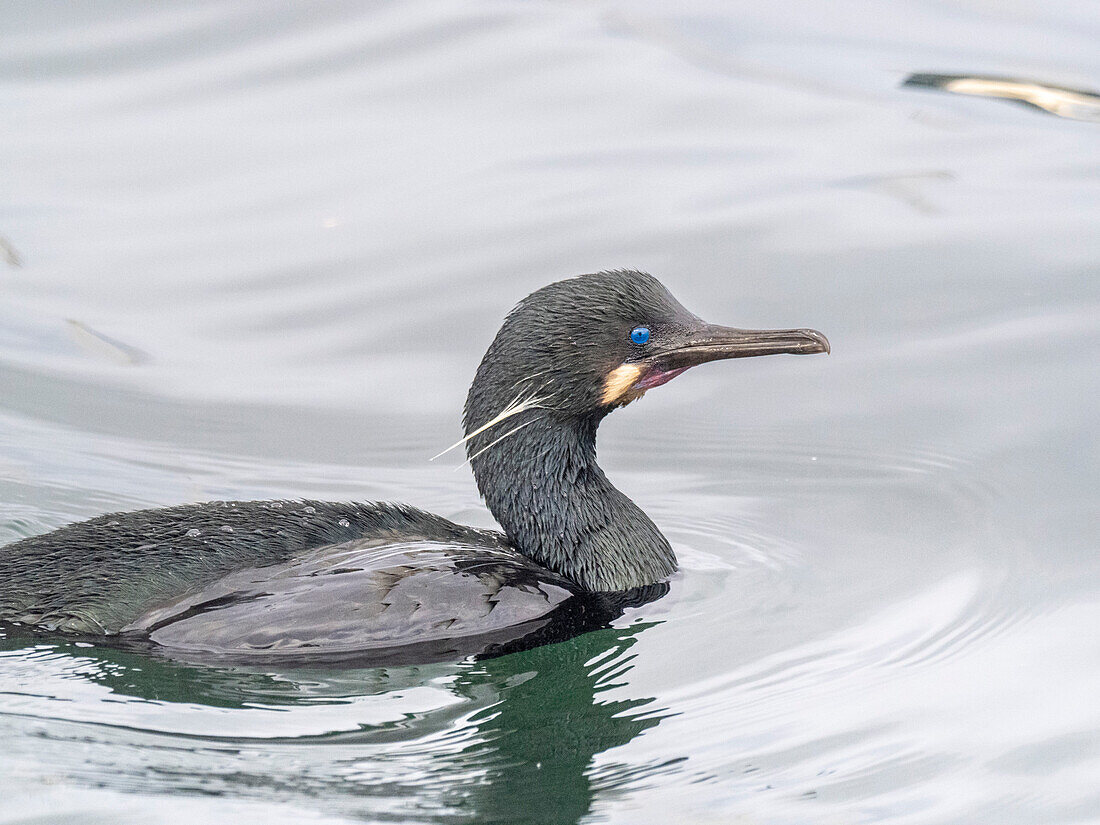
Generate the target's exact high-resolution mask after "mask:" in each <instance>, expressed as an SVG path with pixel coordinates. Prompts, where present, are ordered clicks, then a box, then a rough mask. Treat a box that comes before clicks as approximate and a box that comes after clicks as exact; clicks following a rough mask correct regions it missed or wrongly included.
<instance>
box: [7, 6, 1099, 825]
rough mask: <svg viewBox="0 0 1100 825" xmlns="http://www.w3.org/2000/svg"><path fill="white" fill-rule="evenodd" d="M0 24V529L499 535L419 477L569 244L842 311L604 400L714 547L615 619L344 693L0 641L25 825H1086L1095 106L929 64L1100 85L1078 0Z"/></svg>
mask: <svg viewBox="0 0 1100 825" xmlns="http://www.w3.org/2000/svg"><path fill="white" fill-rule="evenodd" d="M0 16H2V18H3V19H2V21H0V22H2V25H0V107H2V110H3V112H4V115H5V117H4V126H3V127H2V128H0V168H2V169H3V170H4V171H3V175H2V180H0V239H2V243H0V543H3V542H6V541H9V540H13V539H16V538H19V537H22V536H27V535H31V534H34V533H39V532H43V531H45V530H48V529H50V528H52V527H55V526H58V525H61V524H63V523H66V522H69V521H72V520H75V519H81V518H84V517H87V516H91V515H94V514H97V513H101V512H104V511H108V510H121V509H133V508H137V507H143V506H151V505H162V504H171V503H177V502H182V501H193V500H204V499H213V498H253V497H257V498H266V497H276V496H282V497H298V496H310V497H331V498H336V499H375V498H385V499H396V500H403V501H409V502H412V503H415V504H417V505H419V506H422V507H425V508H427V509H430V510H434V511H437V512H440V513H442V514H444V515H446V516H448V517H451V518H454V519H456V520H461V521H466V522H470V523H474V524H478V525H488V524H490V523H491V519H490V517H489V516H488V514H487V513H486V512H485V511H484V509H483V508H482V507H481V505H480V502H479V500H478V496H477V492H476V490H475V487H474V484H473V482H472V479H471V477H470V474H469V471H468V469H467V468H464V467H459V466H458V464H459V459H457V458H449V459H448V460H446V461H445V460H442V459H441V460H440V461H438V462H434V463H429V462H428V460H427V459H428V457H429V456H431V455H433V454H435V453H436V452H438V451H439V450H440V449H442V447H444V446H446V445H447V444H450V443H452V442H453V441H454V440H455V439H456V438H457V436H458V435H459V423H458V419H459V410H460V407H461V404H462V401H463V399H464V396H465V389H466V385H467V382H468V381H469V379H470V377H471V376H472V374H473V371H474V368H475V367H476V365H477V362H478V360H479V359H480V357H481V353H482V352H483V350H484V347H485V346H486V345H487V343H488V341H489V340H490V339H491V337H492V334H493V333H494V331H495V329H496V327H497V325H498V323H499V321H500V319H501V317H502V316H503V314H504V313H505V312H506V311H507V310H508V309H509V307H510V306H511V305H512V304H513V303H514V302H515V301H516V300H518V299H519V298H520V297H522V296H523V295H525V294H526V293H528V292H529V291H531V290H533V289H535V288H537V287H539V286H541V285H543V284H545V283H547V282H549V281H551V280H555V279H557V278H560V277H564V276H567V275H572V274H576V273H581V272H588V271H593V270H596V269H601V268H609V267H623V266H630V267H637V268H642V269H646V270H649V271H651V272H653V273H655V274H657V275H658V276H660V277H661V278H662V279H663V280H664V281H665V282H666V283H667V284H668V285H669V287H670V288H671V289H672V291H673V292H674V293H675V294H676V295H677V296H678V297H679V298H680V299H681V300H682V301H683V302H684V303H685V304H686V305H687V306H688V307H690V308H692V309H693V310H695V311H696V312H698V313H699V314H701V315H703V316H705V317H707V318H708V319H710V320H712V321H715V322H721V323H729V324H735V325H740V326H775V327H785V326H813V327H816V328H818V329H821V330H823V331H825V332H826V333H827V334H828V335H829V337H830V339H831V340H832V342H833V354H832V355H831V356H830V357H828V358H812V359H794V358H774V359H759V360H756V361H750V362H738V363H730V364H724V365H720V366H710V367H705V368H702V369H699V370H696V371H693V372H692V373H690V374H688V375H686V376H684V377H682V378H680V379H678V380H677V381H676V382H675V383H674V384H672V385H671V386H669V387H668V388H665V389H661V390H659V391H655V392H653V393H650V394H649V396H647V397H646V399H645V400H644V402H643V403H640V404H637V405H632V406H631V407H630V408H629V409H627V410H625V411H623V412H621V413H618V414H616V415H615V416H613V417H611V418H610V419H609V420H608V421H607V423H606V424H605V425H604V427H603V429H602V431H601V440H600V453H601V459H602V461H603V463H604V466H605V467H606V469H607V470H608V472H609V474H610V475H611V476H612V477H613V479H614V480H615V481H616V482H617V483H618V484H619V485H620V486H621V487H622V489H623V490H624V491H626V492H627V493H628V494H629V495H631V496H632V497H633V498H634V499H635V500H636V501H638V502H639V503H640V504H641V505H642V506H643V507H644V508H645V509H646V510H647V511H648V512H649V513H650V514H651V516H652V517H653V518H654V520H655V521H656V522H657V523H658V524H659V525H661V527H662V528H663V529H664V530H665V532H666V534H667V535H668V536H669V538H670V539H671V541H672V543H673V545H674V546H675V548H676V550H677V553H678V555H679V557H680V559H681V561H682V567H683V570H682V572H681V573H680V574H679V575H678V576H677V578H676V579H675V581H674V582H673V587H672V593H671V594H670V596H669V597H667V598H665V599H664V600H662V601H660V602H657V603H655V604H652V605H649V606H646V607H645V608H643V609H641V610H639V611H636V612H634V613H630V614H628V615H626V616H624V617H623V618H622V620H621V621H619V622H618V623H617V626H616V627H613V628H609V629H607V630H604V631H601V632H596V633H592V634H589V635H586V636H583V637H581V638H578V639H575V640H573V641H571V642H568V643H564V644H560V645H556V646H552V647H548V648H543V649H539V650H534V651H530V652H528V653H524V654H519V655H514V656H510V657H505V658H501V659H497V660H493V661H488V662H480V663H476V662H460V663H455V664H440V665H432V666H424V667H408V668H394V669H374V670H359V671H341V672H312V671H310V672H306V671H290V672H277V671H266V670H255V671H253V670H239V669H215V668H195V667H188V666H183V665H179V664H171V663H166V662H163V661H158V660H152V659H149V658H143V657H140V656H136V655H133V654H125V653H120V652H117V651H111V650H105V649H96V648H91V647H86V646H80V645H74V644H67V643H63V642H58V643H41V644H38V645H35V646H32V647H28V646H27V645H26V643H24V642H19V641H17V640H14V639H7V640H0V740H2V741H3V742H4V746H3V753H2V755H0V767H2V770H0V798H2V799H3V800H4V804H3V806H2V807H0V820H2V821H4V822H32V821H33V822H36V823H37V822H61V821H72V819H73V818H76V819H78V820H79V821H81V822H103V823H108V822H110V823H115V822H134V823H145V822H151V821H156V822H188V823H190V822H195V821H202V822H209V821H235V822H246V821H248V822H251V821H257V822H264V823H277V822H303V821H304V822H349V821H403V822H418V823H419V822H423V823H452V822H453V823H461V822H479V823H488V822H500V823H519V822H539V823H572V822H577V821H585V822H611V823H666V822H670V821H676V822H691V823H729V822H746V823H768V824H769V825H770V824H771V823H806V822H822V823H870V822H890V823H949V822H966V823H985V822H988V823H1085V822H1095V821H1098V820H1100V781H1098V778H1100V701H1098V699H1097V697H1098V696H1100V631H1098V628H1100V554H1098V552H1097V549H1098V548H1097V524H1098V522H1100V518H1098V515H1100V513H1098V505H1097V502H1098V501H1100V495H1098V492H1100V484H1098V483H1097V482H1098V478H1097V459H1098V456H1097V438H1096V432H1097V429H1098V425H1100V420H1098V417H1100V416H1098V407H1097V397H1098V391H1100V387H1098V383H1100V382H1098V377H1097V363H1098V358H1097V356H1098V355H1100V127H1098V126H1097V125H1096V124H1094V123H1087V122H1076V121H1071V120H1066V119H1063V118H1058V117H1054V116H1051V115H1048V114H1044V113H1042V112H1038V111H1036V110H1033V109H1030V110H1029V109H1027V108H1025V107H1023V106H1020V105H1018V104H1013V103H1009V102H1004V101H994V100H986V99H980V98H962V97H952V96H949V95H945V94H937V93H934V92H927V91H919V90H913V89H907V88H906V89H903V88H900V84H901V82H902V81H903V80H904V79H905V77H906V76H907V75H908V74H910V73H912V72H946V73H966V72H971V73H976V74H1004V75H1012V76H1017V77H1024V78H1026V79H1031V80H1038V81H1044V82H1048V83H1055V84H1061V85H1065V86H1070V87H1075V88H1086V89H1087V88H1095V87H1096V86H1098V85H1100V50H1098V49H1097V48H1096V44H1097V43H1098V42H1100V13H1098V11H1097V7H1096V4H1095V3H1092V2H1089V1H1088V0H1080V2H1075V3H1074V2H1071V3H1061V4H1056V6H1055V7H1053V8H1048V7H1046V6H1042V7H1041V6H1039V5H1034V4H1019V3H994V2H986V1H984V0H968V1H966V2H957V3H940V2H933V1H932V0H925V2H918V1H917V0H906V1H905V2H898V3H891V4H886V5H884V4H881V3H874V2H870V0H867V2H858V0H848V1H847V2H843V3H840V4H830V5H828V6H826V5H822V4H820V3H815V2H809V1H808V0H796V1H795V2H793V3H786V4H781V5H776V4H760V3H729V2H721V3H719V2H708V0H692V1H691V2H688V3H683V4H675V6H674V7H670V6H668V5H667V4H658V3H636V2H633V3H626V2H621V3H620V2H594V3H570V2H559V3H518V2H474V3H466V4H457V5H456V4H447V3H420V2H410V3H400V4H388V5H387V4H371V5H366V4H342V3H326V4H323V5H318V4H294V3H286V4H264V6H263V7H262V8H260V7H259V6H257V5H256V4H251V3H246V2H239V3H232V2H224V3H222V2H211V3H197V4H172V5H171V6H159V5H158V6H149V5H147V4H142V3H131V4H126V3H99V4H95V5H94V6H86V7H70V6H64V7H62V6H58V5H54V4H41V3H37V2H26V3H9V4H6V5H5V7H4V8H3V10H2V11H0Z"/></svg>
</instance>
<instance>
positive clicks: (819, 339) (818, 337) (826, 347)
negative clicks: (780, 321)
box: [802, 329, 833, 355]
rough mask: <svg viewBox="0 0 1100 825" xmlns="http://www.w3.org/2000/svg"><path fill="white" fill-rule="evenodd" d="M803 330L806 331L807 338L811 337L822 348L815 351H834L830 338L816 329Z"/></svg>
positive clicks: (829, 352)
mask: <svg viewBox="0 0 1100 825" xmlns="http://www.w3.org/2000/svg"><path fill="white" fill-rule="evenodd" d="M802 331H803V332H804V333H805V335H806V337H807V338H809V339H811V340H812V341H813V342H814V343H815V344H817V346H818V347H819V348H820V349H816V350H814V352H823V353H825V354H826V355H829V354H831V353H832V351H833V348H832V346H831V345H830V344H829V339H828V338H826V337H825V336H824V335H822V334H821V333H820V332H818V331H817V330H816V329H804V330H802Z"/></svg>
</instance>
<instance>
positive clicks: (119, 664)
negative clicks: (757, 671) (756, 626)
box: [0, 623, 679, 823]
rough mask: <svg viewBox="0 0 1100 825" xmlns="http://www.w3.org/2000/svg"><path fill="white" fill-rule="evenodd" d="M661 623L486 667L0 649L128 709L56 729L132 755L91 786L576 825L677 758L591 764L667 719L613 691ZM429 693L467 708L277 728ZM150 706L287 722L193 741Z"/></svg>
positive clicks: (20, 643) (11, 645) (389, 814)
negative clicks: (261, 733) (348, 724)
mask: <svg viewBox="0 0 1100 825" xmlns="http://www.w3.org/2000/svg"><path fill="white" fill-rule="evenodd" d="M651 625H652V623H648V624H645V623H638V624H634V625H632V626H630V627H627V628H607V629H604V630H600V631H595V632H591V633H587V634H583V635H581V636H579V637H576V638H574V639H571V640H569V641H567V642H562V643H559V644H555V645H548V646H545V647H541V648H536V649H534V650H529V651H525V652H522V653H517V654H512V655H509V656H504V657H500V658H497V659H489V660H484V661H478V662H471V661H467V662H462V663H458V664H437V665H428V666H416V667H403V668H385V669H383V668H375V669H362V670H352V671H331V672H321V671H306V670H302V671H284V672H275V671H270V670H269V671H259V670H246V669H241V668H225V667H206V666H195V665H191V664H185V663H180V662H176V661H172V660H168V659H160V658H157V657H154V656H149V655H144V654H141V653H137V652H134V651H127V650H119V649H114V648H109V647H94V648H89V647H83V646H79V647H78V646H76V645H74V644H72V643H62V644H56V643H51V644H49V645H44V644H42V643H41V641H42V640H40V639H39V640H34V641H36V642H37V644H35V645H34V647H33V648H31V647H28V639H27V638H26V637H24V638H22V639H21V638H17V637H9V638H6V639H0V650H4V651H10V652H11V653H12V654H14V655H19V654H18V653H16V651H19V650H24V649H25V650H27V651H28V655H45V654H46V653H47V652H48V654H49V655H51V656H54V657H57V656H59V655H61V656H66V657H72V663H71V666H70V665H69V663H66V667H67V668H69V669H71V670H72V671H73V672H74V675H75V673H76V672H77V671H78V672H79V678H81V679H84V680H87V681H89V682H91V683H95V684H98V685H101V686H103V687H105V688H107V689H108V690H109V691H110V693H111V695H113V696H115V697H129V699H130V700H132V701H125V702H122V703H120V704H119V706H118V710H117V714H116V713H113V712H112V717H113V718H112V721H111V723H109V724H106V725H103V724H97V725H96V729H97V730H96V733H95V735H94V736H92V737H91V738H90V739H89V737H88V736H87V730H88V724H89V723H88V722H86V721H74V720H69V721H68V722H67V723H65V724H62V725H61V726H60V727H59V728H57V729H55V730H54V732H53V736H54V737H59V736H60V737H64V738H68V739H69V740H70V741H71V742H73V741H82V742H84V743H85V744H84V746H85V747H88V744H87V743H88V742H89V741H91V742H95V743H96V744H94V745H92V747H98V748H101V749H102V750H103V754H102V755H103V756H104V757H105V758H109V757H110V755H111V754H112V753H118V752H120V751H122V750H131V751H133V752H134V754H135V758H134V762H133V763H132V764H131V763H128V762H126V761H125V760H122V761H120V762H119V763H118V764H117V765H116V767H117V771H116V772H115V773H114V774H113V775H104V774H100V775H99V776H98V777H96V779H97V782H99V783H106V784H107V785H108V786H114V785H116V784H117V787H119V788H125V789H129V790H137V791H140V792H143V793H181V792H183V793H201V794H204V795H205V794H214V795H219V796H230V797H245V798H259V799H264V800H265V801H273V799H279V798H284V799H286V800H288V801H289V800H291V799H298V800H300V799H301V798H302V797H303V796H306V797H310V798H313V799H316V800H317V802H318V805H319V806H320V809H321V810H324V811H325V812H328V813H334V814H340V815H345V816H352V817H369V818H371V819H378V818H382V819H393V820H394V821H398V820H401V819H402V818H404V817H412V818H414V819H417V820H423V819H427V820H429V821H434V822H479V823H482V822H484V823H493V822H501V823H504V822H508V823H573V822H577V821H579V820H580V819H581V818H582V817H584V816H585V815H586V814H587V813H589V812H590V811H591V810H592V808H593V803H594V800H595V799H596V798H597V796H599V795H600V794H601V793H614V792H617V791H613V790H612V788H615V789H620V790H622V789H625V788H627V787H629V786H630V784H631V783H632V782H633V781H635V780H637V779H639V778H641V777H644V776H649V775H652V774H653V773H654V772H659V771H662V770H667V769H669V768H670V767H671V766H673V765H675V763H676V762H677V761H679V760H677V759H670V760H659V761H656V762H652V763H647V764H643V765H638V764H629V763H626V762H611V763H607V762H603V763H601V765H600V767H599V770H598V771H595V770H594V769H593V762H594V760H595V759H596V757H597V756H598V755H600V754H603V753H605V752H607V751H609V750H611V749H613V748H616V747H618V746H620V745H624V744H626V743H627V742H629V741H631V740H632V739H634V738H635V737H636V736H638V735H639V734H640V733H642V732H643V731H645V730H648V729H650V728H652V727H654V726H656V725H657V724H658V723H659V722H660V720H661V719H662V718H664V716H666V715H667V713H666V711H664V710H663V709H659V708H656V707H654V706H653V701H654V700H653V699H652V698H626V699H624V698H611V696H610V693H609V692H611V691H613V690H614V689H615V688H619V687H622V686H623V685H624V684H625V681H626V680H625V678H624V677H625V676H626V674H627V672H628V671H629V670H630V668H631V660H632V659H633V654H632V653H631V652H630V650H631V648H632V647H633V646H634V645H635V644H636V643H637V640H638V636H639V634H640V633H641V632H642V631H643V630H644V629H645V628H646V627H649V626H651ZM32 650H33V652H31V651H32ZM424 684H433V685H437V686H438V685H444V686H445V690H446V691H447V692H449V693H450V694H452V695H453V697H455V698H457V699H458V700H459V702H458V703H457V704H456V703H444V704H443V705H442V706H441V707H438V708H433V709H430V710H428V711H423V710H421V711H418V712H411V713H409V714H407V715H405V716H404V717H402V718H399V719H396V720H394V721H387V722H382V723H371V724H361V725H360V726H358V727H357V728H353V729H351V730H347V729H344V730H332V731H320V730H319V731H316V732H311V733H309V734H308V735H305V736H303V735H300V733H297V734H295V733H288V735H286V736H280V735H279V730H278V728H279V727H280V724H279V720H281V719H283V718H285V719H286V721H287V730H288V731H289V730H290V728H291V727H292V725H293V721H294V719H295V714H296V713H302V714H303V715H304V714H307V713H309V712H310V711H311V710H313V709H316V708H318V707H319V706H327V707H328V708H329V709H331V707H332V706H333V705H339V704H343V703H346V704H348V719H350V720H352V721H353V722H354V719H355V714H356V713H357V712H358V711H357V709H356V702H362V701H364V697H379V698H381V699H387V698H388V699H396V701H398V702H400V699H401V695H402V691H407V690H409V689H410V688H415V687H417V686H419V685H424ZM111 701H116V700H111ZM148 702H156V703H161V704H163V705H166V706H169V705H171V704H172V703H179V704H181V705H187V706H188V708H187V710H188V711H189V712H190V714H191V715H190V716H188V717H186V718H187V719H189V720H194V718H195V717H194V712H195V711H198V712H199V713H200V714H204V713H205V711H203V708H208V709H209V713H210V714H211V715H213V716H215V717H216V716H217V715H218V714H222V713H224V712H226V711H229V712H230V713H231V714H239V713H257V714H259V713H268V714H270V711H271V710H272V709H277V710H281V711H282V712H284V713H286V717H283V716H282V715H281V714H280V715H279V716H277V717H276V719H275V722H274V723H273V724H271V725H264V724H260V725H258V726H257V725H255V724H254V723H249V728H251V727H256V728H266V729H267V730H268V734H269V736H268V738H263V739H257V738H254V737H252V736H247V737H235V736H232V735H228V736H224V737H219V736H207V735H198V736H196V735H195V734H194V733H193V732H190V731H185V730H180V731H177V732H172V731H168V732H166V731H164V730H163V728H161V729H159V730H156V731H150V730H145V729H143V728H142V724H143V722H142V719H143V717H141V716H140V715H138V713H137V711H138V710H139V709H140V708H141V707H143V706H145V707H147V705H146V703H148ZM166 709H167V710H168V711H169V714H168V715H167V716H165V715H161V716H160V717H159V718H160V720H161V722H162V723H163V720H165V719H167V720H168V721H169V724H171V721H172V719H173V716H172V709H171V707H167V708H166ZM131 715H132V718H130V717H131ZM178 718H180V719H183V718H184V717H183V716H180V717H178ZM326 718H329V719H331V718H332V717H331V716H329V717H326ZM215 721H216V719H215ZM93 724H94V723H93ZM181 724H182V725H183V726H184V727H186V725H187V724H189V722H182V723H181ZM166 738H167V740H168V741H166ZM93 761H94V760H93ZM273 766H276V767H275V768H274V769H273ZM279 766H282V767H279ZM67 767H71V768H72V769H73V771H72V774H71V776H70V778H76V779H81V772H80V770H79V765H78V764H76V763H73V764H72V765H64V764H62V765H59V766H58V770H59V772H65V769H66V768H67ZM382 777H385V780H383V781H379V780H380V779H381V778H382ZM90 778H91V777H87V776H84V777H83V779H84V780H88V779H90ZM383 802H384V810H380V809H379V807H378V805H379V804H380V803H383ZM395 803H397V806H398V807H396V808H395Z"/></svg>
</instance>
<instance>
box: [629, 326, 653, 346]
mask: <svg viewBox="0 0 1100 825" xmlns="http://www.w3.org/2000/svg"><path fill="white" fill-rule="evenodd" d="M630 340H631V341H633V342H634V343H635V344H644V343H645V342H646V341H648V340H649V327H634V329H632V330H631V331H630Z"/></svg>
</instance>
